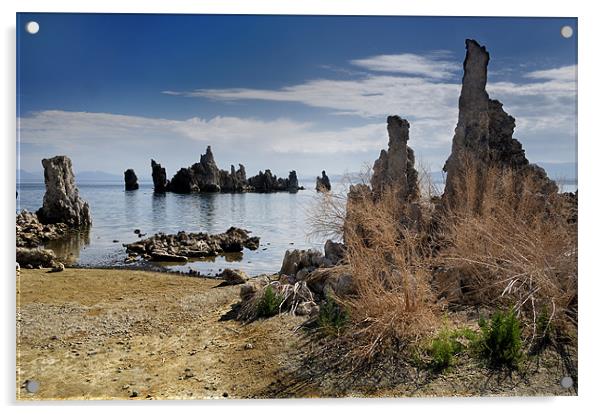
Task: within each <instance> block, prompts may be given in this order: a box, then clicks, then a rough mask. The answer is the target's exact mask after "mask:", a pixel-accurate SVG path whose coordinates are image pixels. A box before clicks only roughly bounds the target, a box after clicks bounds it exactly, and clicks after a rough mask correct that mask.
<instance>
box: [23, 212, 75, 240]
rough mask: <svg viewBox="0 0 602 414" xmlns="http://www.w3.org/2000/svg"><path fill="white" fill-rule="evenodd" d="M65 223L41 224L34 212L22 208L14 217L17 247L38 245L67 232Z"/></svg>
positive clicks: (58, 237)
mask: <svg viewBox="0 0 602 414" xmlns="http://www.w3.org/2000/svg"><path fill="white" fill-rule="evenodd" d="M68 230H69V227H68V226H67V225H66V224H65V223H56V224H42V223H40V220H39V218H38V216H37V214H35V213H30V212H29V211H27V210H22V211H21V212H20V213H19V214H17V217H16V236H17V237H16V241H17V246H18V247H38V246H40V245H42V244H44V243H46V242H48V241H50V240H56V239H60V238H61V237H64V236H65V234H67V231H68Z"/></svg>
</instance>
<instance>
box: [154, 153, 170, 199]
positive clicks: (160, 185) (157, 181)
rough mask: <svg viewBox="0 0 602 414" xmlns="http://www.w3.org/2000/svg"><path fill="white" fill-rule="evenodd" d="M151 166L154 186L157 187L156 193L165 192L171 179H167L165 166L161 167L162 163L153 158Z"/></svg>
mask: <svg viewBox="0 0 602 414" xmlns="http://www.w3.org/2000/svg"><path fill="white" fill-rule="evenodd" d="M151 168H152V170H153V172H152V176H153V186H154V187H155V193H164V192H166V191H167V186H168V184H169V181H167V173H166V172H165V168H163V167H161V164H159V163H157V162H155V160H151Z"/></svg>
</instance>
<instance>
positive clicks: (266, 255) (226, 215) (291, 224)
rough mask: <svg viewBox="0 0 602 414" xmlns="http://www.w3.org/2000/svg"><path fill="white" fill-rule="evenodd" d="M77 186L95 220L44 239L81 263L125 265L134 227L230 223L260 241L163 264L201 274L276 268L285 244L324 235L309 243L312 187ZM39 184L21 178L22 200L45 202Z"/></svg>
mask: <svg viewBox="0 0 602 414" xmlns="http://www.w3.org/2000/svg"><path fill="white" fill-rule="evenodd" d="M304 184H306V186H307V187H311V185H312V183H304ZM79 190H80V195H81V196H82V198H84V199H85V200H86V201H88V203H90V210H91V213H92V228H91V229H90V230H89V233H88V234H83V235H82V234H74V235H71V236H70V237H68V238H67V239H65V240H63V241H58V240H57V241H55V242H53V243H49V245H48V246H47V247H49V248H52V249H53V250H55V252H56V253H57V254H58V255H60V256H66V257H68V258H69V259H70V262H73V261H75V262H76V264H78V265H81V266H114V265H117V266H120V265H123V264H124V260H125V258H126V257H127V253H126V251H125V248H124V247H123V244H124V243H132V242H135V241H138V240H140V238H139V237H138V235H137V234H135V233H134V230H135V229H140V231H141V233H143V234H145V235H146V236H145V237H150V236H152V235H153V234H155V233H159V232H163V233H166V234H173V233H177V232H178V231H186V232H199V231H203V232H207V233H221V232H224V231H226V230H227V229H228V228H229V227H232V226H235V227H241V228H244V229H246V230H249V231H251V232H252V234H253V235H254V236H258V237H260V238H261V245H260V248H259V249H258V250H255V251H250V250H247V249H245V250H244V251H243V252H242V253H238V254H229V255H226V256H218V257H214V258H212V259H210V260H202V261H200V260H199V261H189V262H188V263H186V264H180V265H179V266H180V267H176V264H173V263H170V264H166V265H167V266H168V267H169V268H170V269H176V268H177V269H178V270H180V269H181V268H182V269H181V270H183V271H188V270H189V269H192V270H195V271H198V272H201V273H203V274H215V273H217V272H219V271H220V269H222V270H223V269H224V268H226V267H229V266H230V267H234V268H237V269H241V270H244V271H245V272H247V273H248V274H250V275H258V274H262V273H269V272H276V271H278V269H280V266H281V264H282V258H283V257H284V252H285V251H286V250H287V249H291V248H300V249H307V248H310V247H312V248H321V247H322V245H323V242H322V243H310V242H309V241H308V240H307V239H306V234H305V233H306V231H307V230H308V226H307V220H306V217H305V214H304V213H305V210H306V207H307V206H309V205H310V204H311V202H312V201H313V198H314V197H315V192H313V191H300V192H299V193H297V194H289V193H274V194H255V193H242V194H219V193H212V194H188V195H185V194H173V193H167V194H154V192H153V186H152V183H141V185H140V189H139V190H137V191H125V190H124V188H123V185H122V183H118V184H117V183H83V184H81V185H80V186H79ZM44 191H45V188H44V184H21V185H20V187H19V199H20V202H21V208H26V209H28V210H30V211H35V210H37V209H38V208H39V207H40V206H41V205H42V199H43V196H44ZM78 250H79V251H78ZM70 253H71V255H69V254H70Z"/></svg>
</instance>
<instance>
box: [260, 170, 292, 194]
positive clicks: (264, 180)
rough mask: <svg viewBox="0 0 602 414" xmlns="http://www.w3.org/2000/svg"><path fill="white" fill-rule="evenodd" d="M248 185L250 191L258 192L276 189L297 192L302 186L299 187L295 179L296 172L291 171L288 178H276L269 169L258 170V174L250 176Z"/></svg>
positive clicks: (271, 191) (270, 191) (269, 191)
mask: <svg viewBox="0 0 602 414" xmlns="http://www.w3.org/2000/svg"><path fill="white" fill-rule="evenodd" d="M248 182H249V186H250V187H251V190H250V191H254V192H258V193H273V192H276V191H289V192H293V193H294V192H297V191H298V190H300V189H301V188H302V187H299V181H298V180H297V172H296V171H294V170H293V171H291V172H290V173H289V175H288V178H278V177H277V176H276V175H275V174H272V171H271V170H265V172H263V171H259V174H257V175H255V176H253V177H250V178H249V180H248Z"/></svg>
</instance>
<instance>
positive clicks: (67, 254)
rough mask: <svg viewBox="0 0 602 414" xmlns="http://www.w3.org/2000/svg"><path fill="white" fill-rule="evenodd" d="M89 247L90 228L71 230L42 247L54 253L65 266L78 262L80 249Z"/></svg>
mask: <svg viewBox="0 0 602 414" xmlns="http://www.w3.org/2000/svg"><path fill="white" fill-rule="evenodd" d="M89 245H90V228H89V227H87V228H84V229H80V230H72V231H70V232H69V233H67V234H66V235H65V237H62V238H60V239H57V240H52V241H49V242H47V243H46V244H45V245H44V247H45V248H47V249H50V250H52V251H53V252H54V254H55V255H56V257H57V258H58V259H60V260H61V261H62V262H64V263H65V264H69V265H71V264H74V263H76V262H77V261H78V260H79V254H80V251H81V250H82V249H84V248H85V247H86V246H89Z"/></svg>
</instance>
